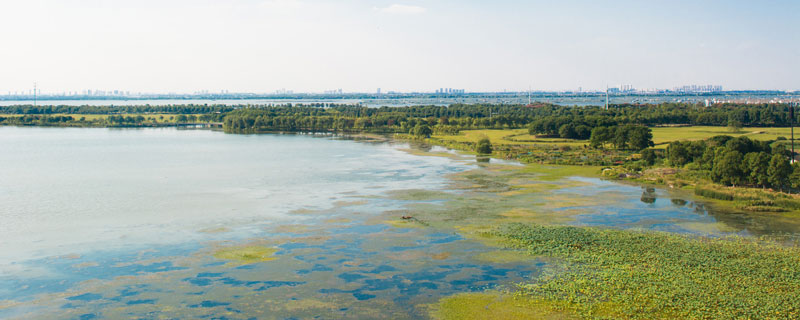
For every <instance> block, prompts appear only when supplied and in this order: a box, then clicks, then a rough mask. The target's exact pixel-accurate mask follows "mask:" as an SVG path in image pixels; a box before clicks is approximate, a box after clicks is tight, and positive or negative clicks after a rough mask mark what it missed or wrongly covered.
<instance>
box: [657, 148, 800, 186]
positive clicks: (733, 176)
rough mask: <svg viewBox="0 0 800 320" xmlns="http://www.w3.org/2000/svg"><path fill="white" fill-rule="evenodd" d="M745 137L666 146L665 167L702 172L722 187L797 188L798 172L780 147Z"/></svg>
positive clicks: (787, 154) (786, 153) (798, 184)
mask: <svg viewBox="0 0 800 320" xmlns="http://www.w3.org/2000/svg"><path fill="white" fill-rule="evenodd" d="M771 143H772V141H757V140H751V139H749V138H747V137H737V138H733V137H730V136H716V137H713V138H710V139H707V140H700V141H684V142H681V141H675V142H672V143H670V144H669V146H668V147H667V152H666V158H667V162H668V164H670V165H672V166H675V167H684V166H685V167H687V168H688V169H690V170H696V171H701V172H704V173H705V174H706V176H707V177H709V178H710V179H711V180H712V181H714V182H717V183H721V184H724V185H731V186H737V185H747V186H752V187H762V188H775V189H781V190H785V189H787V188H790V187H791V188H794V189H796V188H799V187H800V169H799V168H798V167H797V166H796V165H795V166H792V165H791V163H790V162H789V159H790V155H789V151H787V150H786V149H785V148H784V147H783V146H782V145H777V146H775V147H771V146H770V145H771Z"/></svg>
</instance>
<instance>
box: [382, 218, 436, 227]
mask: <svg viewBox="0 0 800 320" xmlns="http://www.w3.org/2000/svg"><path fill="white" fill-rule="evenodd" d="M383 223H385V224H388V225H390V226H392V227H395V228H424V227H426V226H425V225H423V224H422V223H420V222H419V221H417V220H415V219H414V220H412V219H409V220H385V221H383Z"/></svg>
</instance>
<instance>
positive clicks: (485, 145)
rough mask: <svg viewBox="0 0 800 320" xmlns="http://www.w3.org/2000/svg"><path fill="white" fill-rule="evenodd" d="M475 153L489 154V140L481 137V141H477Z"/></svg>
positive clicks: (490, 145) (490, 150)
mask: <svg viewBox="0 0 800 320" xmlns="http://www.w3.org/2000/svg"><path fill="white" fill-rule="evenodd" d="M475 152H477V153H479V154H491V153H492V142H491V141H489V138H487V137H483V138H481V140H478V144H477V145H475Z"/></svg>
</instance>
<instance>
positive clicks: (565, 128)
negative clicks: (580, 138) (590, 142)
mask: <svg viewBox="0 0 800 320" xmlns="http://www.w3.org/2000/svg"><path fill="white" fill-rule="evenodd" d="M558 136H559V137H562V138H565V139H575V136H576V134H575V126H573V125H572V124H571V123H567V124H565V125H562V126H561V127H560V128H558Z"/></svg>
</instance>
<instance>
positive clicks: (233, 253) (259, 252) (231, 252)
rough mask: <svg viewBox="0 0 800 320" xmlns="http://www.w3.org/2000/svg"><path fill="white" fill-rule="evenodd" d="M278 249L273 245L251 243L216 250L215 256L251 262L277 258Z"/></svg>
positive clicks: (244, 262)
mask: <svg viewBox="0 0 800 320" xmlns="http://www.w3.org/2000/svg"><path fill="white" fill-rule="evenodd" d="M275 252H278V249H276V248H272V247H265V246H258V245H251V246H237V247H224V248H220V249H219V250H217V251H216V252H214V254H213V256H214V258H217V259H220V260H232V261H235V262H239V263H243V264H251V263H256V262H262V261H270V260H275V259H276V258H275V257H274V256H273V255H274V254H275Z"/></svg>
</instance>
